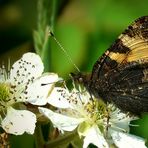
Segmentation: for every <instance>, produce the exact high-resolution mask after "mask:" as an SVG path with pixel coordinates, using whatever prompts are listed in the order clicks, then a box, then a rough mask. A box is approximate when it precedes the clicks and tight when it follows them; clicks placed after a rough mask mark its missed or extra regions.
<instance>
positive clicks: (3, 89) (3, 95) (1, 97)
mask: <svg viewBox="0 0 148 148" xmlns="http://www.w3.org/2000/svg"><path fill="white" fill-rule="evenodd" d="M9 97H10V86H9V85H8V84H5V83H0V102H7V101H8V100H9Z"/></svg>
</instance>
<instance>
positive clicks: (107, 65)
mask: <svg viewBox="0 0 148 148" xmlns="http://www.w3.org/2000/svg"><path fill="white" fill-rule="evenodd" d="M71 75H72V77H73V79H74V81H75V82H78V83H81V84H83V85H84V86H85V87H86V88H87V90H88V91H89V92H90V94H93V95H94V96H95V97H97V98H98V99H99V98H101V99H102V100H103V101H104V102H106V103H107V102H109V103H114V104H115V105H116V106H117V107H119V108H120V109H121V110H122V111H125V112H131V113H133V114H136V115H140V114H141V113H143V112H148V16H143V17H141V18H139V19H137V20H136V21H135V22H134V23H132V24H131V25H130V26H129V27H128V28H127V29H126V30H125V31H124V32H123V33H122V34H121V35H120V36H119V37H118V39H117V40H116V41H115V43H114V44H113V45H112V46H111V47H110V48H109V49H108V50H107V51H106V52H105V53H104V54H103V55H102V56H101V57H100V58H99V59H98V60H97V61H96V63H95V64H94V66H93V69H92V73H91V74H82V73H78V74H73V73H72V74H71Z"/></svg>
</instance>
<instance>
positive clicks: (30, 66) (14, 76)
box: [0, 53, 58, 135]
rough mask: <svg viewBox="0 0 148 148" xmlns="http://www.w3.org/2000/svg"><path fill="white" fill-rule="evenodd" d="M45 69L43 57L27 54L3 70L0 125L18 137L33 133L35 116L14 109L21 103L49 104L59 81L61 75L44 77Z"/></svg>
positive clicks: (28, 112)
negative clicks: (50, 96) (49, 99)
mask: <svg viewBox="0 0 148 148" xmlns="http://www.w3.org/2000/svg"><path fill="white" fill-rule="evenodd" d="M8 70H9V69H8ZM43 70H44V66H43V63H42V61H41V58H40V57H39V56H38V55H37V54H34V53H26V54H24V55H23V56H22V58H21V59H19V60H18V61H16V62H15V63H14V64H13V65H12V68H11V69H10V71H8V72H7V71H6V69H5V67H4V66H2V67H1V68H0V125H1V126H2V128H3V129H4V130H5V131H6V132H8V133H11V134H16V135H18V134H23V133H24V132H27V133H30V134H32V133H33V131H34V129H35V123H36V118H35V115H34V114H33V113H32V112H30V111H25V110H15V109H12V107H13V106H14V105H15V104H16V103H19V102H25V103H27V102H29V103H32V104H36V105H44V104H46V103H47V98H48V95H49V93H50V91H52V89H53V86H54V84H55V82H56V81H58V75H57V74H54V73H46V74H42V73H43ZM11 106H12V107H11ZM6 112H7V113H6ZM5 116H6V117H5ZM21 117H22V118H21ZM30 118H32V120H30ZM28 119H29V120H28ZM25 121H27V122H28V123H30V124H26V122H25ZM29 121H30V122H29ZM24 122H25V124H24ZM29 126H30V127H29ZM19 127H20V128H19Z"/></svg>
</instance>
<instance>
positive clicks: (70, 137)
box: [45, 131, 78, 148]
mask: <svg viewBox="0 0 148 148" xmlns="http://www.w3.org/2000/svg"><path fill="white" fill-rule="evenodd" d="M77 135H78V134H77V131H74V132H72V133H68V134H66V135H65V136H62V137H59V138H57V139H55V140H52V141H50V142H47V143H46V144H45V148H51V147H52V148H54V147H57V146H58V145H64V144H67V143H70V141H72V140H73V139H74V138H76V136H77Z"/></svg>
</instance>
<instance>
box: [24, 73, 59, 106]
mask: <svg viewBox="0 0 148 148" xmlns="http://www.w3.org/2000/svg"><path fill="white" fill-rule="evenodd" d="M57 81H58V75H57V74H55V73H49V74H44V75H43V76H42V77H40V78H38V79H36V80H35V81H34V82H33V83H32V84H30V85H28V88H27V89H26V94H25V98H26V101H27V102H29V103H31V104H34V105H45V104H46V103H47V101H48V95H50V92H51V91H52V89H53V86H54V84H55V83H56V82H57Z"/></svg>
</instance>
